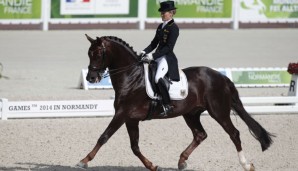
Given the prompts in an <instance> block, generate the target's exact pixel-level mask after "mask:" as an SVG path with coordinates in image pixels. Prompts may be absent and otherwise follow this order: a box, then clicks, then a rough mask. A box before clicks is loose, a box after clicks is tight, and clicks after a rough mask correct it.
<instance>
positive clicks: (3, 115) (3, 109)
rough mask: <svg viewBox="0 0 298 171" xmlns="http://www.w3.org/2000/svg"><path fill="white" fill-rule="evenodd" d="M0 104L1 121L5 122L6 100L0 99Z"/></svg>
mask: <svg viewBox="0 0 298 171" xmlns="http://www.w3.org/2000/svg"><path fill="white" fill-rule="evenodd" d="M0 103H2V106H0V107H1V108H0V114H1V120H7V103H8V100H7V99H0Z"/></svg>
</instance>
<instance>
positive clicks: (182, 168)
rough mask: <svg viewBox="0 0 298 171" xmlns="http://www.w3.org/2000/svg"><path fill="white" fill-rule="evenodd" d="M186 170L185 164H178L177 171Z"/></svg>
mask: <svg viewBox="0 0 298 171" xmlns="http://www.w3.org/2000/svg"><path fill="white" fill-rule="evenodd" d="M186 168H187V163H186V162H183V163H180V164H178V170H179V171H183V170H184V169H186Z"/></svg>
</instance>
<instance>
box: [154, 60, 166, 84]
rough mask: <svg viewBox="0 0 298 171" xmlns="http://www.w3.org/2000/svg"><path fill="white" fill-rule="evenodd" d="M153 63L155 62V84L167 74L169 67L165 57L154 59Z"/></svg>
mask: <svg viewBox="0 0 298 171" xmlns="http://www.w3.org/2000/svg"><path fill="white" fill-rule="evenodd" d="M155 61H156V62H157V71H156V76H155V83H158V80H159V79H160V78H163V77H164V76H165V75H166V74H167V72H168V70H169V66H168V62H167V60H166V56H162V57H160V58H158V59H156V60H155Z"/></svg>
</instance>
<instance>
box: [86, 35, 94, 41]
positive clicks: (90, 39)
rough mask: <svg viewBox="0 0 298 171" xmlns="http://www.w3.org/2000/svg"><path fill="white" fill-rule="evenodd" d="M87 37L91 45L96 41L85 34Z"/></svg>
mask: <svg viewBox="0 0 298 171" xmlns="http://www.w3.org/2000/svg"><path fill="white" fill-rule="evenodd" d="M85 36H86V37H87V39H88V40H89V42H90V43H93V42H94V41H95V40H94V39H92V38H91V37H89V36H88V35H87V34H85Z"/></svg>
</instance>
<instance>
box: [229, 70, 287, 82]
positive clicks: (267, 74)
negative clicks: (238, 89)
mask: <svg viewBox="0 0 298 171" xmlns="http://www.w3.org/2000/svg"><path fill="white" fill-rule="evenodd" d="M232 78H233V80H232V81H233V82H234V83H235V84H263V85H266V84H269V85H274V84H289V83H290V81H291V75H290V74H289V73H288V72H287V71H232Z"/></svg>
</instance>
